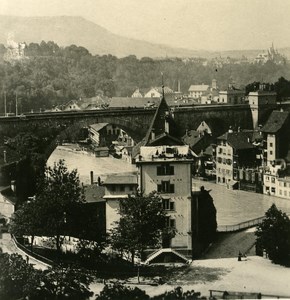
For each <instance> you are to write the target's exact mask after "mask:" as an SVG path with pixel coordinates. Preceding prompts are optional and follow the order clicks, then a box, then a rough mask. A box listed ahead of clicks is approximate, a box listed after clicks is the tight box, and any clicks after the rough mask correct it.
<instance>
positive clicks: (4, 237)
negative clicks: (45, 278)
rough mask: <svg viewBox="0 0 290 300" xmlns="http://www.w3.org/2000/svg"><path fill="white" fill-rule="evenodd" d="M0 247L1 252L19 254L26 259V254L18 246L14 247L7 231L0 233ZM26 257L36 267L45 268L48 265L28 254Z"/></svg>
mask: <svg viewBox="0 0 290 300" xmlns="http://www.w3.org/2000/svg"><path fill="white" fill-rule="evenodd" d="M0 248H2V251H3V252H5V253H8V254H12V253H17V254H20V255H21V256H22V257H23V258H24V259H25V260H26V257H27V254H26V253H25V252H24V251H22V250H21V249H19V248H18V247H16V245H15V243H14V241H13V240H12V239H11V236H10V234H9V233H2V234H1V233H0ZM28 257H29V263H30V264H32V265H33V266H34V267H35V268H36V269H40V270H45V269H47V268H48V267H49V265H47V264H45V263H43V262H41V261H39V260H37V259H35V258H33V257H32V256H29V255H28Z"/></svg>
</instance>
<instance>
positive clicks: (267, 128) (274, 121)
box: [261, 110, 289, 133]
mask: <svg viewBox="0 0 290 300" xmlns="http://www.w3.org/2000/svg"><path fill="white" fill-rule="evenodd" d="M288 117H289V112H286V111H277V110H274V111H272V113H271V115H270V117H269V119H268V120H267V122H266V124H265V125H264V126H263V128H262V129H261V130H262V132H265V133H276V132H278V131H279V130H280V129H281V128H282V127H283V126H284V124H286V122H288Z"/></svg>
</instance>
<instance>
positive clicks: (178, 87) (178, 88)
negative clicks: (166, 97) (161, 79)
mask: <svg viewBox="0 0 290 300" xmlns="http://www.w3.org/2000/svg"><path fill="white" fill-rule="evenodd" d="M177 92H178V93H180V92H181V90H180V80H178V81H177Z"/></svg>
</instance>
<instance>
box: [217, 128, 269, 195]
mask: <svg viewBox="0 0 290 300" xmlns="http://www.w3.org/2000/svg"><path fill="white" fill-rule="evenodd" d="M259 141H260V143H262V142H263V136H262V135H261V134H260V133H259V132H255V131H252V130H249V131H238V132H234V131H233V130H231V129H230V130H229V131H228V132H226V133H225V134H223V135H221V136H220V137H218V139H217V145H216V183H218V184H222V185H226V186H227V187H228V188H238V187H239V188H241V187H242V188H244V189H253V190H256V189H258V185H261V182H262V175H261V174H262V173H261V169H260V168H261V166H262V162H263V154H262V145H261V144H260V143H259ZM259 174H260V176H259ZM243 182H244V184H243ZM251 184H252V185H251Z"/></svg>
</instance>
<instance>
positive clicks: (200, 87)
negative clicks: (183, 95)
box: [188, 84, 209, 92]
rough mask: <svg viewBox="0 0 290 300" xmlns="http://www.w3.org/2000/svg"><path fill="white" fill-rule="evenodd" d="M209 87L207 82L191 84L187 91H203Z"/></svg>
mask: <svg viewBox="0 0 290 300" xmlns="http://www.w3.org/2000/svg"><path fill="white" fill-rule="evenodd" d="M208 88H209V85H207V84H198V85H194V84H193V85H191V86H190V87H189V89H188V91H189V92H205V91H207V90H208Z"/></svg>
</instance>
